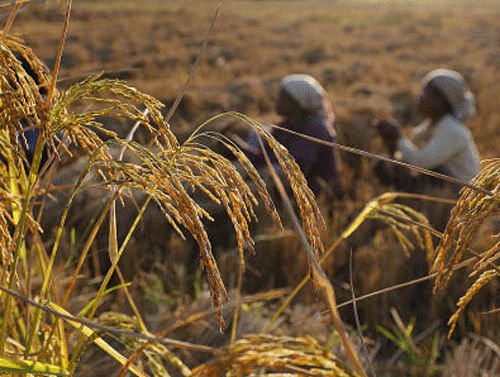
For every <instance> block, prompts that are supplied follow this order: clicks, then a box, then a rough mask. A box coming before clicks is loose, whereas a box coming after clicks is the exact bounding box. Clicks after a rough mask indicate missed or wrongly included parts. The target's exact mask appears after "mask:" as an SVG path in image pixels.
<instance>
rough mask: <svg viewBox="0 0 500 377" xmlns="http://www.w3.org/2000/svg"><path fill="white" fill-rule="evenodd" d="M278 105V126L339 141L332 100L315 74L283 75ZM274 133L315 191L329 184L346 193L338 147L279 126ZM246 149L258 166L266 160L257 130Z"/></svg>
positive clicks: (326, 139)
mask: <svg viewBox="0 0 500 377" xmlns="http://www.w3.org/2000/svg"><path fill="white" fill-rule="evenodd" d="M275 106H276V112H277V113H278V115H280V116H281V117H282V120H281V122H279V123H278V124H277V125H278V126H280V127H283V128H287V129H290V130H292V131H295V132H298V133H300V134H304V135H308V136H312V137H315V138H317V139H321V140H325V141H330V142H331V141H335V130H334V129H333V121H334V119H335V117H334V114H333V111H332V108H331V103H330V101H329V99H328V96H327V94H326V91H325V89H324V88H323V87H322V86H321V84H320V83H319V82H318V81H317V80H316V79H315V78H313V77H312V76H309V75H306V74H293V75H289V76H286V77H285V78H283V80H282V81H281V84H280V88H279V94H278V98H277V101H276V105H275ZM271 134H272V135H273V136H274V138H275V139H276V140H277V141H278V142H279V143H281V144H282V145H283V146H285V147H286V148H287V149H288V152H289V153H290V154H291V156H292V157H293V158H294V159H295V161H296V162H297V164H298V165H299V167H300V169H301V170H302V172H303V173H304V176H305V177H306V179H307V181H308V184H309V187H310V188H311V190H312V191H313V192H314V193H315V194H318V193H319V192H320V191H321V189H322V188H324V187H328V186H329V187H331V189H332V190H333V192H334V193H335V194H336V195H337V196H338V197H341V196H342V193H343V190H342V184H341V180H340V172H339V157H338V153H337V151H336V150H335V149H333V148H331V147H328V146H325V145H322V144H318V143H315V142H312V141H309V140H306V139H304V138H301V137H300V136H297V135H293V134H290V133H287V132H286V131H283V130H279V129H275V128H273V129H272V130H271ZM244 149H246V152H247V153H248V155H249V157H250V159H251V160H252V162H253V163H254V164H255V165H256V166H258V165H261V164H262V163H264V156H263V154H262V153H261V148H260V144H259V140H258V136H257V133H256V132H253V133H252V134H250V136H249V138H248V140H247V145H246V148H244ZM267 150H268V151H269V153H268V154H269V156H270V158H271V161H272V164H273V166H274V167H275V170H276V171H277V172H278V174H280V175H282V174H283V173H282V170H281V168H280V167H279V164H278V162H277V160H276V158H275V157H274V155H273V153H272V152H271V151H270V150H269V147H267ZM322 181H323V184H322V183H321V182H322ZM325 183H326V184H327V185H328V186H327V185H325Z"/></svg>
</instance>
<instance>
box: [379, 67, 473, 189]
mask: <svg viewBox="0 0 500 377" xmlns="http://www.w3.org/2000/svg"><path fill="white" fill-rule="evenodd" d="M418 111H419V113H420V114H421V115H422V116H423V117H424V118H425V120H424V122H423V123H422V124H420V125H419V126H417V127H416V128H415V129H414V130H413V132H412V133H411V135H410V136H409V137H408V138H406V137H403V136H402V135H401V130H400V127H399V125H398V124H397V123H396V122H395V121H391V120H382V121H379V122H378V123H377V124H376V127H377V130H378V132H379V134H380V135H381V137H382V139H383V140H384V143H385V144H386V146H387V148H388V150H389V153H390V154H391V155H392V156H393V157H395V158H397V159H400V160H402V161H404V162H407V163H409V164H412V165H415V166H418V167H422V168H425V169H429V170H434V171H436V172H439V173H443V174H446V175H449V176H451V177H454V178H458V179H460V180H463V181H466V182H468V181H470V180H471V179H472V178H473V177H474V176H475V175H476V174H478V173H479V154H478V151H477V148H476V145H475V144H474V140H473V139H472V135H471V132H470V131H469V129H468V128H467V127H466V126H465V124H464V122H466V121H467V120H469V119H470V118H471V117H472V116H473V115H474V114H475V108H474V96H473V94H472V93H471V92H470V91H469V90H468V89H467V86H466V83H465V80H464V78H463V77H462V76H461V75H460V74H459V73H458V72H455V71H451V70H448V69H436V70H434V71H432V72H430V73H429V74H427V76H426V77H425V78H424V80H423V89H422V94H421V95H420V99H419V102H418ZM375 172H376V174H377V176H378V177H379V179H381V181H382V182H383V183H392V184H394V186H395V188H396V189H398V190H404V191H414V192H423V191H427V189H428V188H430V189H432V186H443V185H445V184H444V183H443V181H441V180H439V179H437V178H432V177H428V176H424V175H422V174H418V175H413V174H410V173H409V171H408V170H405V171H403V170H402V169H401V168H392V167H391V166H388V164H387V163H379V164H377V166H376V169H375ZM429 186H430V187H429ZM458 189H459V187H458V186H457V185H454V190H453V191H454V194H455V196H456V194H457V193H458Z"/></svg>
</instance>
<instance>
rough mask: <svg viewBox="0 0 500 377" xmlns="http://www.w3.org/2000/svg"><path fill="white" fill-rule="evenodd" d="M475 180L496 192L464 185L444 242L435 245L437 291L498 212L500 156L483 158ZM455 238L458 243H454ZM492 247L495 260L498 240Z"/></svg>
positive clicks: (498, 250) (492, 257)
mask: <svg viewBox="0 0 500 377" xmlns="http://www.w3.org/2000/svg"><path fill="white" fill-rule="evenodd" d="M472 183H473V184H474V185H477V186H479V187H481V188H484V189H485V190H488V191H491V192H492V193H493V195H492V196H490V195H485V194H483V193H480V192H478V191H476V190H472V189H470V188H467V187H466V188H463V189H462V191H461V194H460V198H459V200H458V202H457V204H456V206H455V207H454V208H453V210H452V212H451V216H450V219H449V221H448V224H447V225H446V229H445V231H444V234H443V237H442V239H441V242H440V243H439V245H438V247H437V249H436V256H435V259H434V263H433V266H432V268H431V273H432V272H437V273H438V276H437V277H436V282H435V285H434V292H437V291H439V290H443V289H444V288H445V287H446V285H447V284H448V282H449V280H450V278H451V276H452V275H453V271H454V269H453V268H454V267H455V266H456V265H457V264H458V263H459V262H460V260H461V258H462V256H463V254H464V252H465V251H466V250H467V248H468V247H469V244H470V242H471V241H472V237H473V236H474V234H475V233H476V231H477V230H478V228H479V227H480V226H481V224H483V223H484V221H486V220H487V219H488V218H490V217H492V216H495V215H498V213H499V210H500V158H495V159H491V160H487V161H484V163H483V167H482V170H481V172H480V173H479V174H478V175H477V176H476V177H475V178H474V179H473V181H472ZM455 241H456V246H454V242H455ZM490 251H491V252H488V253H487V257H486V258H488V260H490V259H492V260H496V259H497V258H498V256H497V255H498V253H499V252H500V249H499V248H498V244H497V245H496V247H493V249H492V250H490ZM483 262H485V261H480V262H479V263H480V265H481V266H483V267H484V266H486V264H485V263H483ZM477 266H478V265H477ZM477 271H478V270H477V269H476V272H477Z"/></svg>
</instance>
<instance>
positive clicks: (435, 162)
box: [397, 125, 464, 169]
mask: <svg viewBox="0 0 500 377" xmlns="http://www.w3.org/2000/svg"><path fill="white" fill-rule="evenodd" d="M463 143H464V139H463V137H461V134H460V133H459V132H457V130H455V129H453V128H452V127H450V126H447V125H444V127H439V128H437V129H436V131H435V134H434V136H433V137H432V138H431V140H429V142H428V143H427V144H426V145H425V146H424V147H423V148H421V149H418V148H417V147H416V146H415V145H414V144H413V143H412V142H411V141H410V140H409V139H407V138H400V139H399V140H398V143H397V146H398V149H399V151H400V152H401V154H402V159H403V160H404V161H405V162H408V163H409V164H412V165H415V166H419V167H422V168H425V169H433V168H435V167H437V166H440V165H444V164H445V163H446V162H447V161H448V160H449V159H450V158H451V157H452V156H453V155H454V154H455V153H457V151H458V150H459V149H460V148H461V147H462V146H463Z"/></svg>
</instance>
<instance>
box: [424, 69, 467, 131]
mask: <svg viewBox="0 0 500 377" xmlns="http://www.w3.org/2000/svg"><path fill="white" fill-rule="evenodd" d="M427 84H431V85H432V86H433V87H435V88H436V89H437V90H438V91H439V92H440V93H441V94H442V95H443V96H444V98H445V99H446V101H448V103H449V104H450V106H451V107H452V111H453V114H452V115H453V116H454V117H455V118H457V119H458V120H459V121H461V122H465V121H467V120H468V119H470V118H471V117H472V116H474V114H475V113H476V109H475V105H476V101H475V99H474V95H473V94H472V92H471V91H470V90H469V89H468V88H467V84H466V83H465V80H464V78H463V77H462V75H461V74H460V73H458V72H456V71H452V70H450V69H435V70H433V71H431V72H429V73H428V74H427V76H425V78H424V80H423V86H424V87H425V86H426V85H427Z"/></svg>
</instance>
